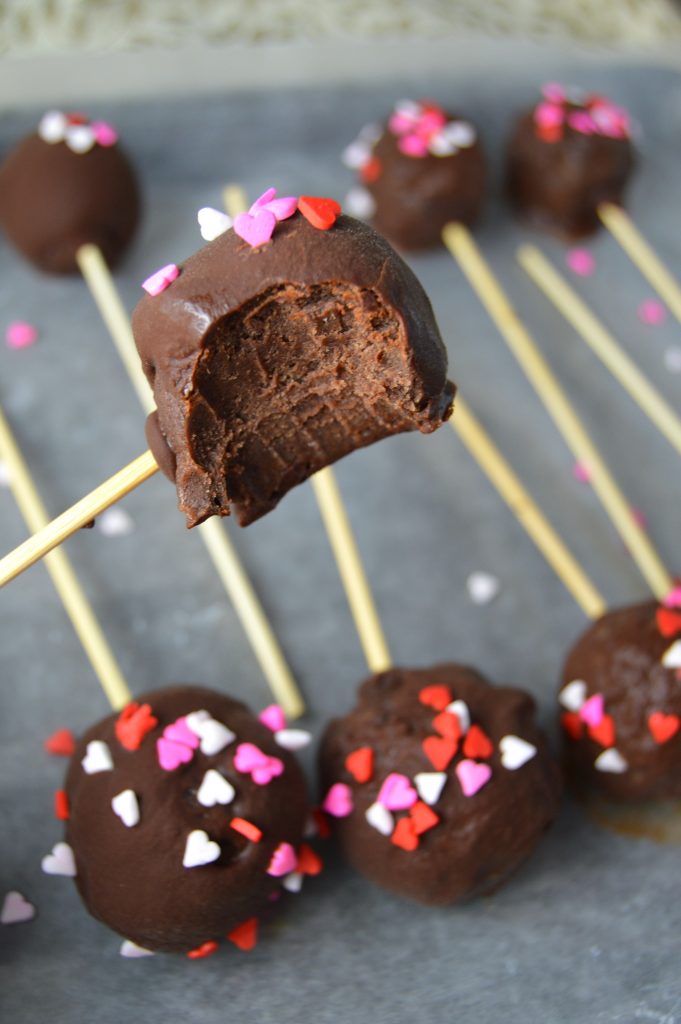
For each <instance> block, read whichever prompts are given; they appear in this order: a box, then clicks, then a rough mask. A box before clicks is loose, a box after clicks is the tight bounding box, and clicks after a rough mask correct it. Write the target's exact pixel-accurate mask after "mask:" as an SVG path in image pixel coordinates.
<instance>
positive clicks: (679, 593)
mask: <svg viewBox="0 0 681 1024" xmlns="http://www.w3.org/2000/svg"><path fill="white" fill-rule="evenodd" d="M662 603H663V604H664V605H665V607H666V608H681V586H678V587H674V588H673V589H672V590H670V591H669V593H668V594H667V596H666V597H665V599H664V601H663V602H662Z"/></svg>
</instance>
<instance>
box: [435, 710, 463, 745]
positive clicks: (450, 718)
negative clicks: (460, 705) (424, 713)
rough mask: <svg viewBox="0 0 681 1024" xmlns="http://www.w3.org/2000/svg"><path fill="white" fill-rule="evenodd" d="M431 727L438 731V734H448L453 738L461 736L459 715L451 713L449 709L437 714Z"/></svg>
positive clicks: (457, 738)
mask: <svg viewBox="0 0 681 1024" xmlns="http://www.w3.org/2000/svg"><path fill="white" fill-rule="evenodd" d="M433 728H434V729H435V732H439V733H440V736H449V738H450V739H453V740H459V739H460V738H461V722H460V721H459V716H458V715H455V714H452V712H451V711H441V712H440V714H439V715H436V716H435V718H434V719H433Z"/></svg>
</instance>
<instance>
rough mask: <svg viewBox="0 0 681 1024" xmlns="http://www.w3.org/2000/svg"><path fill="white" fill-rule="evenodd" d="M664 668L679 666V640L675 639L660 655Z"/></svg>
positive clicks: (680, 649) (680, 662)
mask: <svg viewBox="0 0 681 1024" xmlns="http://www.w3.org/2000/svg"><path fill="white" fill-rule="evenodd" d="M662 664H663V665H664V667H665V668H681V640H675V641H674V643H673V644H672V645H671V647H668V648H667V650H666V651H665V652H664V654H663V655H662Z"/></svg>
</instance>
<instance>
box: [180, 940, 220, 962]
mask: <svg viewBox="0 0 681 1024" xmlns="http://www.w3.org/2000/svg"><path fill="white" fill-rule="evenodd" d="M217 950H218V944H217V942H215V940H213V939H210V940H209V941H208V942H203V943H202V944H201V945H200V946H197V947H196V949H190V950H189V952H188V953H187V956H188V957H189V959H190V960H203V959H204V957H207V956H212V955H213V953H216V952H217Z"/></svg>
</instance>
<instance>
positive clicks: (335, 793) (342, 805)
mask: <svg viewBox="0 0 681 1024" xmlns="http://www.w3.org/2000/svg"><path fill="white" fill-rule="evenodd" d="M352 807H353V801H352V790H351V789H350V787H349V786H346V785H345V783H344V782H336V783H335V784H334V785H333V786H332V787H331V789H330V790H329V792H328V793H327V794H326V796H325V797H324V802H323V803H322V810H324V811H326V813H327V814H330V815H331V816H332V817H333V818H347V816H348V814H352Z"/></svg>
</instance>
